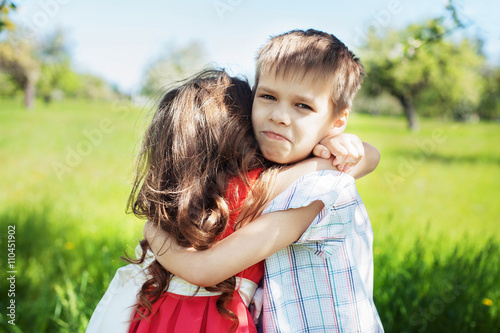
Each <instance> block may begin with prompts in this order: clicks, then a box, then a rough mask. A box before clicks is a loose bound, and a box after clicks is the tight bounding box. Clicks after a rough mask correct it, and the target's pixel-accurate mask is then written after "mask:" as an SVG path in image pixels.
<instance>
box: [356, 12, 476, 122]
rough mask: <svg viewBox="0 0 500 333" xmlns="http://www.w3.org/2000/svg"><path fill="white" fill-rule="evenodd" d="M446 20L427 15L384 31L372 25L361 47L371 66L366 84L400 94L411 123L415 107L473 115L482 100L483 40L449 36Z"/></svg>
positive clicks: (430, 112) (432, 112) (372, 91)
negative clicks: (418, 22)
mask: <svg viewBox="0 0 500 333" xmlns="http://www.w3.org/2000/svg"><path fill="white" fill-rule="evenodd" d="M443 22H444V19H443V18H439V19H434V20H428V21H426V22H424V23H420V24H412V25H409V26H408V27H407V28H406V29H404V30H402V31H395V30H388V31H386V32H385V34H383V35H377V34H376V33H375V31H370V32H369V34H368V40H367V43H366V45H365V47H364V48H363V51H362V52H363V54H362V59H363V63H364V64H365V66H366V68H367V72H368V78H367V80H366V81H365V83H364V84H365V85H366V88H365V89H366V90H367V92H368V93H369V94H371V95H374V96H376V95H378V94H380V93H381V92H387V93H389V94H391V95H392V96H394V97H395V98H396V99H397V100H399V101H400V103H401V105H402V106H403V108H404V110H405V113H406V115H407V117H408V120H409V122H410V127H412V126H413V125H414V124H412V121H416V119H411V113H412V112H418V113H419V114H422V115H424V116H440V117H447V118H458V119H468V118H469V117H470V115H471V114H472V113H473V112H474V111H475V110H476V109H477V107H478V105H479V103H480V102H481V96H482V93H483V89H484V80H483V77H482V72H481V71H482V69H483V68H484V66H485V59H484V56H483V55H481V54H480V52H479V42H477V41H473V40H469V39H466V38H462V39H461V40H460V41H459V42H456V41H454V40H452V39H451V38H448V37H447V36H446V34H447V33H448V32H449V31H450V28H448V27H446V26H445V24H444V23H443ZM414 110H415V111H414ZM414 117H415V115H414ZM415 125H416V124H415Z"/></svg>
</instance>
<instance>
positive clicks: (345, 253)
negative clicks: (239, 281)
mask: <svg viewBox="0 0 500 333" xmlns="http://www.w3.org/2000/svg"><path fill="white" fill-rule="evenodd" d="M316 200H321V201H323V202H324V204H325V207H324V208H323V210H322V211H321V213H320V214H319V215H318V216H317V217H316V219H315V220H314V221H313V222H312V224H311V226H310V227H309V228H308V229H307V230H306V232H305V233H304V234H303V235H302V236H301V238H300V239H299V240H298V241H297V242H295V243H293V244H292V245H290V246H288V247H286V248H285V249H283V250H281V251H279V252H277V253H275V254H273V255H271V256H270V257H269V258H267V259H266V272H265V275H264V305H263V330H264V332H266V333H267V332H287V333H288V332H301V333H304V332H383V328H382V324H381V322H380V318H379V316H378V313H377V310H376V308H375V305H374V303H373V249H372V243H373V230H372V227H371V224H370V220H369V218H368V214H367V212H366V209H365V207H364V204H363V201H362V200H361V198H360V196H359V194H358V191H357V190H356V184H355V182H354V179H353V178H352V177H351V176H349V175H346V174H344V173H341V172H337V171H319V172H315V173H311V174H308V175H306V176H304V177H302V178H300V179H299V180H297V181H296V182H295V183H294V184H292V185H291V186H290V187H289V188H288V189H287V191H285V192H283V193H282V194H280V195H279V196H278V197H276V198H275V199H274V200H273V201H272V202H271V203H269V205H268V206H267V207H266V209H265V211H264V214H265V213H270V212H274V211H279V210H286V209H289V208H299V207H303V206H307V205H308V204H310V203H311V202H313V201H316Z"/></svg>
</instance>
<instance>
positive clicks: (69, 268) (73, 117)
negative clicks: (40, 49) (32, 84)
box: [0, 100, 500, 332]
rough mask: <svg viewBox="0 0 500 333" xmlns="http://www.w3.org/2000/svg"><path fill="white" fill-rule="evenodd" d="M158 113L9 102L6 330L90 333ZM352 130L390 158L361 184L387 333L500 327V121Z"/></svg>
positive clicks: (358, 118) (4, 144) (0, 123)
mask: <svg viewBox="0 0 500 333" xmlns="http://www.w3.org/2000/svg"><path fill="white" fill-rule="evenodd" d="M147 112H148V110H147V109H139V108H135V107H130V106H129V105H127V104H116V105H111V104H102V103H95V104H91V103H75V102H72V103H71V102H67V103H59V104H54V105H50V106H44V105H43V104H41V103H39V105H38V108H37V110H36V111H35V112H27V111H25V110H24V109H22V107H20V106H19V103H18V102H17V101H5V100H0V158H1V161H2V163H1V164H0V184H1V188H2V190H1V191H0V249H2V250H1V251H2V253H0V255H1V256H2V257H3V258H5V260H4V259H2V262H4V263H5V264H4V265H2V269H3V271H4V273H3V274H5V277H4V275H2V279H1V282H0V292H1V295H2V296H1V298H0V299H1V301H0V307H1V308H2V309H3V310H2V312H1V313H0V331H6V332H83V331H84V330H85V327H86V325H87V323H88V320H89V318H90V315H91V314H92V311H93V309H94V307H95V306H96V304H97V302H98V301H99V299H100V297H101V296H102V294H103V292H104V290H105V289H106V288H107V284H108V283H109V281H110V280H111V278H112V276H113V274H114V272H115V270H116V269H117V268H118V267H120V266H122V265H123V264H124V263H123V262H122V261H121V260H120V259H119V257H120V255H122V254H123V251H124V250H125V249H126V250H127V251H128V252H129V253H132V249H133V248H134V247H135V245H136V244H137V240H138V238H139V237H140V236H141V229H142V222H141V221H139V220H137V219H135V218H134V217H132V216H130V215H127V214H125V203H126V200H127V197H128V193H129V191H130V183H129V182H130V181H131V179H132V173H133V169H132V164H133V160H134V157H135V153H136V151H137V147H138V142H139V138H140V135H141V133H142V130H143V128H144V118H145V116H146V114H147ZM348 132H352V133H355V134H358V135H359V136H360V137H361V138H362V139H363V140H364V141H368V142H370V143H372V144H373V145H375V146H376V147H378V148H379V149H380V151H381V152H382V159H381V163H380V165H379V167H378V168H377V170H376V171H375V172H374V173H373V174H371V175H369V176H367V177H366V178H364V179H361V180H360V181H359V182H358V188H359V191H360V193H361V196H362V197H363V199H364V201H365V204H366V206H367V209H368V212H369V214H370V217H371V220H372V224H373V227H374V231H375V245H374V253H375V292H374V298H375V303H376V305H377V308H378V310H379V313H380V316H381V318H382V321H383V324H384V327H385V329H386V332H497V331H498V329H499V328H500V307H499V303H500V283H499V282H498V281H499V280H500V248H499V245H500V233H499V232H498V225H499V223H500V205H499V199H498V198H499V194H500V190H499V188H500V177H499V176H500V172H499V171H500V126H499V125H498V124H489V123H479V124H455V123H442V122H438V121H436V120H422V130H421V131H420V132H419V133H418V134H414V133H410V132H408V131H407V130H406V125H405V122H404V120H403V119H398V118H385V117H375V118H374V117H369V116H365V115H356V114H354V115H352V116H351V119H350V124H349V128H348ZM9 226H14V227H15V235H14V236H15V271H16V272H17V273H15V296H13V297H11V296H8V297H7V295H8V291H9V289H11V288H12V285H11V284H10V283H9V280H7V279H6V277H8V276H10V274H8V273H7V272H8V271H9V270H11V269H9V268H8V266H7V258H8V254H9V252H8V249H7V246H8V245H7V244H8V232H9ZM11 229H12V227H11ZM11 233H12V231H11ZM11 299H14V300H15V307H16V308H15V309H16V310H15V313H16V317H15V323H16V326H12V325H10V324H9V323H8V321H9V320H11V318H9V317H8V316H7V314H8V313H9V311H10V310H9V309H7V307H8V306H9V305H10V303H9V302H10V300H11Z"/></svg>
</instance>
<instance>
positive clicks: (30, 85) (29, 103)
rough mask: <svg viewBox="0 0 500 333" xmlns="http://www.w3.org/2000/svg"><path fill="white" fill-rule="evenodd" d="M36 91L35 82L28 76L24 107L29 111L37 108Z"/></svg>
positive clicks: (25, 86)
mask: <svg viewBox="0 0 500 333" xmlns="http://www.w3.org/2000/svg"><path fill="white" fill-rule="evenodd" d="M35 89H36V88H35V80H33V79H32V78H30V77H29V76H28V78H27V80H26V84H25V85H24V106H26V108H27V109H28V110H31V109H33V108H34V107H35V96H36V90H35Z"/></svg>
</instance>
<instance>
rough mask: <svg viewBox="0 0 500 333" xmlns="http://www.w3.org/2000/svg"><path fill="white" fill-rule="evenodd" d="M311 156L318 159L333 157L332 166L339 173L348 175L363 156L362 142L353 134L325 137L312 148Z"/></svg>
mask: <svg viewBox="0 0 500 333" xmlns="http://www.w3.org/2000/svg"><path fill="white" fill-rule="evenodd" d="M313 154H314V155H316V156H318V157H323V158H330V156H331V155H333V156H334V159H333V162H332V164H333V165H335V166H336V167H337V169H338V170H339V171H342V172H345V173H349V171H351V169H352V167H354V166H355V165H356V164H357V163H358V162H359V161H360V160H361V159H362V158H363V156H364V155H365V149H364V147H363V142H362V141H361V140H360V138H358V137H357V136H356V135H354V134H348V133H342V134H339V135H335V136H327V137H326V138H324V139H323V140H321V142H320V143H318V144H317V145H316V147H314V150H313Z"/></svg>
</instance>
